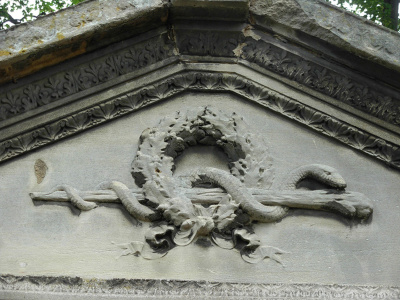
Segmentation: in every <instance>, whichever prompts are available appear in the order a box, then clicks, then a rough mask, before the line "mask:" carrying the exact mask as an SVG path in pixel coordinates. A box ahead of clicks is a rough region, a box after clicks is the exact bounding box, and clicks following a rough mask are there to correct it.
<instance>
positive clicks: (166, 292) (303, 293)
mask: <svg viewBox="0 0 400 300" xmlns="http://www.w3.org/2000/svg"><path fill="white" fill-rule="evenodd" d="M7 292H9V293H13V292H14V293H17V292H18V293H25V294H27V295H29V293H35V294H43V296H45V295H46V294H49V295H52V296H53V297H56V296H57V295H59V296H62V295H64V296H67V295H70V296H71V297H73V296H76V297H78V296H91V295H93V296H97V297H99V296H109V297H111V296H114V297H123V296H127V297H128V296H129V298H130V299H135V298H136V297H137V298H140V299H143V298H151V299H154V297H163V298H180V299H182V297H185V298H186V299H187V298H191V299H227V298H232V299H244V298H245V299H274V300H275V299H291V300H296V299H307V300H310V299H313V300H319V299H321V300H331V299H341V300H342V299H399V298H400V288H398V287H382V286H361V285H336V284H335V285H324V284H279V283H275V284H274V283H263V284H259V283H227V282H216V281H189V280H158V279H120V278H117V279H108V280H102V279H84V278H81V277H64V276H63V277H50V276H13V275H2V276H0V296H2V295H3V296H6V295H12V294H6V293H7ZM3 296H2V297H3Z"/></svg>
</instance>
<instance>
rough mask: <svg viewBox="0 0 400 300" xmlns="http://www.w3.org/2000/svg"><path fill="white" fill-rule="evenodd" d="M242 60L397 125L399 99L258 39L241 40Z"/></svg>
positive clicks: (398, 122) (398, 120) (398, 119)
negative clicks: (242, 41) (243, 41)
mask: <svg viewBox="0 0 400 300" xmlns="http://www.w3.org/2000/svg"><path fill="white" fill-rule="evenodd" d="M245 44H246V46H244V47H243V49H242V50H243V52H242V57H243V58H244V59H246V60H247V61H250V62H253V63H256V64H257V65H259V66H261V67H263V68H266V69H269V70H271V71H273V72H276V73H279V74H280V75H283V76H285V77H287V78H289V79H292V80H294V81H296V82H298V83H301V84H304V85H306V86H308V87H310V88H313V89H316V90H318V91H319V92H322V93H324V94H327V95H328V96H331V97H333V98H335V99H337V100H339V101H342V102H344V103H346V104H348V105H350V106H352V107H355V108H357V109H360V110H362V111H364V112H367V113H369V114H371V115H373V116H375V117H377V118H379V119H382V120H384V121H386V122H389V123H392V124H394V125H400V100H399V99H394V98H391V97H389V96H385V95H383V94H381V93H379V92H377V91H374V90H372V89H371V88H369V87H368V86H366V85H364V84H361V83H358V82H356V81H354V80H352V79H350V78H348V77H346V76H344V75H342V74H338V73H336V72H334V71H332V70H329V69H327V68H325V67H322V66H319V65H317V64H316V63H314V62H311V61H307V60H305V59H304V58H301V57H300V56H297V55H295V54H293V53H289V52H287V51H286V50H283V49H280V48H278V47H276V46H274V45H270V44H268V43H266V42H264V41H262V40H259V41H255V40H253V39H250V38H246V40H245Z"/></svg>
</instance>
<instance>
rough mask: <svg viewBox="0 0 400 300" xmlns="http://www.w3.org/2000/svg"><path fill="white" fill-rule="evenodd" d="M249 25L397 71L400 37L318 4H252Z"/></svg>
mask: <svg viewBox="0 0 400 300" xmlns="http://www.w3.org/2000/svg"><path fill="white" fill-rule="evenodd" d="M250 15H251V17H250V22H253V23H255V24H257V25H261V26H263V27H267V28H270V29H272V30H273V31H274V32H276V33H277V34H280V35H282V36H283V37H287V38H291V39H294V40H297V41H304V39H305V36H311V37H314V38H316V39H318V40H321V41H323V42H324V43H327V44H328V45H332V46H334V47H337V48H340V49H344V50H346V51H349V52H350V53H353V54H355V55H357V56H360V57H362V58H365V59H367V60H370V59H371V60H372V61H374V62H376V63H378V64H382V65H384V66H386V67H388V68H390V69H394V70H397V71H400V52H399V51H398V49H399V48H400V34H399V33H398V32H395V31H393V30H390V29H387V28H385V27H382V26H379V25H376V24H375V23H373V22H371V21H368V20H366V19H364V18H361V17H358V16H356V15H354V14H351V13H348V12H345V11H344V10H342V9H339V8H337V7H334V6H333V5H330V4H328V3H326V2H325V1H320V0H267V1H265V0H251V1H250Z"/></svg>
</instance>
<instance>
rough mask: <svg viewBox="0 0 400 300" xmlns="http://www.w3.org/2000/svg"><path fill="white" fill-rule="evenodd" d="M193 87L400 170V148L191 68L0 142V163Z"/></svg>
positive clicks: (237, 79)
mask: <svg viewBox="0 0 400 300" xmlns="http://www.w3.org/2000/svg"><path fill="white" fill-rule="evenodd" d="M188 91H196V92H230V93H234V94H236V95H239V96H241V97H244V98H245V99H247V100H249V101H252V102H255V103H258V104H260V105H262V106H264V107H266V108H268V109H270V110H272V111H275V112H277V113H279V114H282V115H284V116H286V117H288V118H290V119H292V120H294V121H297V122H300V123H302V124H303V125H305V126H308V127H309V128H311V129H313V130H316V131H318V132H320V133H322V134H324V135H327V136H329V137H331V138H334V139H336V140H338V141H340V142H342V143H344V144H346V145H348V146H350V147H352V148H354V149H357V150H359V151H361V152H363V153H365V154H368V155H370V156H373V157H375V158H377V159H379V160H381V161H383V162H385V163H386V164H388V165H390V166H392V167H394V168H396V169H400V148H399V147H398V146H397V145H394V144H392V143H389V142H387V141H385V140H384V139H382V138H379V137H377V136H374V135H372V134H370V133H368V132H365V131H363V130H361V129H358V128H356V127H354V126H351V125H349V124H346V123H344V122H343V121H340V120H338V119H336V118H333V117H331V116H329V115H327V114H325V113H323V112H320V111H317V110H315V109H314V108H312V107H309V106H307V105H304V104H302V103H300V102H298V101H296V100H295V99H292V98H290V97H286V96H284V95H282V94H280V93H277V92H275V91H273V90H271V89H270V88H268V87H265V86H263V85H261V84H258V83H256V82H252V81H251V80H249V79H248V78H245V77H243V76H241V75H237V74H230V73H223V72H218V73H216V72H201V71H197V72H196V71H186V72H183V73H178V74H175V75H173V76H169V77H168V79H163V80H159V81H157V82H155V83H152V84H150V85H145V86H142V87H141V88H139V89H137V90H134V91H131V92H127V93H125V94H124V95H120V96H118V97H114V98H111V99H108V100H106V101H105V102H102V103H101V104H96V105H93V106H92V107H90V108H86V109H84V110H81V111H79V112H77V113H73V114H71V115H69V116H66V117H63V118H62V119H60V120H57V121H53V122H49V123H47V124H45V125H42V126H41V127H40V128H37V129H34V130H30V131H29V132H26V133H24V134H21V135H19V136H17V137H14V138H11V139H8V140H6V141H3V142H2V143H1V144H0V161H6V160H8V159H10V158H13V157H16V156H18V155H21V154H23V153H26V152H29V151H31V150H34V149H37V148H39V147H41V146H44V145H46V144H49V143H53V142H55V141H58V140H60V139H63V138H65V137H68V136H71V135H74V134H76V133H79V132H82V131H84V130H87V129H89V128H92V127H94V126H97V125H99V124H103V123H105V122H108V121H110V120H112V119H115V118H118V117H120V116H123V115H126V114H129V113H132V112H134V111H137V110H139V109H141V108H143V107H146V106H148V105H151V104H153V103H156V102H158V101H162V100H164V99H168V98H170V97H172V96H176V95H178V94H182V93H184V92H188Z"/></svg>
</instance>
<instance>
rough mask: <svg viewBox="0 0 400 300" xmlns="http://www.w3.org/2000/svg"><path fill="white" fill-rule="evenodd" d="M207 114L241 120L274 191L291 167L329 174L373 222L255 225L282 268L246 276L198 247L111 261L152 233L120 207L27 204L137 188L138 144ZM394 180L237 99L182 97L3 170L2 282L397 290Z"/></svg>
mask: <svg viewBox="0 0 400 300" xmlns="http://www.w3.org/2000/svg"><path fill="white" fill-rule="evenodd" d="M203 105H212V106H214V107H216V108H219V109H221V110H224V111H226V112H227V113H231V112H234V111H235V112H237V113H238V114H240V115H242V116H243V117H244V119H245V121H246V122H247V123H248V124H249V127H250V128H251V130H252V132H254V133H257V134H259V135H262V136H263V138H264V139H265V140H266V141H267V143H268V144H269V147H270V153H271V155H272V156H273V158H274V167H275V172H276V177H275V180H274V183H275V184H279V182H280V180H282V177H283V176H284V175H285V174H287V173H288V172H289V171H290V170H292V169H294V168H295V167H297V166H300V165H304V164H310V163H320V164H326V165H330V166H332V167H335V168H336V169H337V170H338V171H339V172H340V174H341V175H342V176H343V177H344V178H345V179H346V180H347V183H348V187H347V190H348V191H355V192H361V193H364V194H365V195H367V196H368V197H369V198H370V199H371V200H372V201H373V202H374V213H373V216H372V218H371V219H370V220H368V221H367V222H365V223H363V224H360V223H359V222H353V221H349V220H347V219H345V218H343V217H340V216H335V215H333V214H330V213H325V212H314V211H305V210H296V211H293V213H291V214H290V215H289V216H287V217H286V218H284V219H283V220H282V221H281V222H278V223H274V224H256V225H255V226H254V228H255V230H256V233H257V234H258V235H259V236H260V237H261V239H262V243H263V244H265V245H270V246H274V247H278V248H280V249H282V250H285V251H288V252H290V253H289V254H284V255H283V256H282V262H283V263H284V265H285V266H283V265H281V264H278V263H276V262H274V261H270V260H265V261H263V262H260V263H258V264H255V265H251V264H248V263H246V262H244V261H243V260H242V259H241V258H240V255H239V253H238V252H235V251H231V250H224V249H221V248H218V247H216V246H212V247H202V246H201V245H199V244H191V245H189V246H186V247H176V248H174V249H173V250H171V251H170V252H169V253H168V254H167V256H165V257H164V258H162V259H159V260H154V261H148V260H145V259H143V258H141V257H135V256H123V257H120V258H119V259H116V257H117V256H119V255H120V253H121V251H122V250H121V249H120V248H118V247H117V246H116V245H115V244H112V242H115V243H117V244H118V243H128V242H130V241H135V240H136V241H143V234H144V232H145V229H146V228H147V227H148V226H149V224H148V223H143V224H142V225H140V226H139V225H138V223H137V221H136V220H134V219H133V218H132V217H130V216H129V215H128V214H127V213H126V212H125V211H124V209H123V208H122V206H120V205H117V204H106V205H101V206H100V207H98V208H96V209H95V210H92V211H89V212H82V213H80V214H79V211H78V210H76V209H74V208H72V207H71V206H70V205H68V204H63V205H57V204H45V205H37V204H36V205H35V204H34V203H33V202H32V200H31V199H30V197H29V193H30V192H34V191H42V192H45V191H49V190H51V189H52V188H53V187H54V186H56V185H58V184H62V183H63V184H69V185H71V186H73V187H75V188H77V189H79V190H92V189H94V188H95V186H96V185H97V184H99V183H100V182H102V181H104V180H110V179H115V180H119V181H121V182H123V183H125V184H126V185H127V186H128V187H134V183H133V179H132V177H131V175H130V164H131V162H132V160H133V158H134V156H135V153H136V150H137V145H138V139H139V136H140V134H141V132H142V131H143V130H144V129H145V128H147V127H153V126H156V125H157V123H158V121H159V120H160V119H161V118H162V117H163V116H165V115H172V114H174V112H175V111H178V110H185V109H186V108H187V107H190V106H203ZM223 156H224V154H223V153H221V152H218V151H217V149H213V148H209V149H206V150H203V148H199V147H195V148H192V149H189V150H187V151H186V152H185V153H184V154H183V155H182V156H181V157H180V158H178V159H177V170H176V172H175V175H179V174H182V173H184V172H187V171H188V170H193V169H195V168H198V167H200V166H214V167H215V166H218V167H220V168H222V169H227V165H226V162H225V161H224V157H223ZM37 159H42V160H43V161H44V162H45V163H46V164H47V166H48V171H47V174H46V176H45V178H44V180H43V182H42V183H41V184H37V181H36V177H35V174H34V164H35V161H36V160H37ZM399 179H400V175H399V173H398V171H395V170H392V169H390V168H388V167H386V166H384V165H382V164H381V163H380V162H378V161H376V160H373V159H372V158H370V157H367V156H365V155H363V154H360V153H358V152H355V151H354V150H352V149H349V148H347V147H345V146H344V145H342V144H339V143H337V142H335V141H333V140H331V139H329V138H326V137H323V136H320V135H319V134H317V133H315V132H312V131H311V130H310V129H308V128H306V127H303V126H301V125H298V124H297V123H294V122H292V121H290V120H288V119H286V118H284V117H281V116H278V115H277V114H275V113H273V112H270V111H268V110H266V109H263V108H260V107H259V106H257V105H255V104H251V103H248V102H247V101H244V100H243V99H241V98H239V97H236V96H233V95H228V94H214V93H206V94H200V93H198V94H190V93H187V94H184V95H182V96H179V97H175V98H173V99H170V100H167V101H166V102H162V103H160V104H157V105H156V106H151V107H148V108H145V109H142V110H140V111H139V112H135V113H134V114H131V115H129V116H126V117H123V118H121V119H118V120H115V121H113V122H112V123H109V124H106V125H103V126H100V127H97V128H95V129H91V130H89V131H86V132H84V133H81V134H79V135H77V136H74V137H71V138H68V139H65V140H63V141H60V142H58V143H57V144H54V145H50V146H47V147H44V148H42V149H40V150H37V151H35V152H32V153H29V154H27V155H25V156H23V157H21V158H19V159H18V160H14V161H10V162H6V163H4V164H3V165H2V168H1V177H0V186H1V189H0V199H2V201H1V202H0V230H1V232H2V235H1V236H0V253H1V255H0V266H1V273H3V274H13V275H49V276H60V275H63V276H64V275H65V276H81V277H88V278H92V277H96V278H105V279H107V278H138V279H140V278H146V279H165V278H168V279H184V280H209V281H225V282H226V281H228V282H252V283H276V282H286V283H320V284H331V283H337V284H341V283H343V284H349V285H353V284H354V285H357V284H362V285H385V286H391V285H395V286H398V285H399V283H400V282H399V278H400V274H399V270H398V266H399V265H400V257H399V255H398V253H399V250H400V233H399V230H398V228H399V225H400V224H399V222H400V220H399V218H398V217H397V216H398V213H399V210H400V207H399V199H398V197H399V196H398V195H399V194H400V187H399V185H398V182H399Z"/></svg>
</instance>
